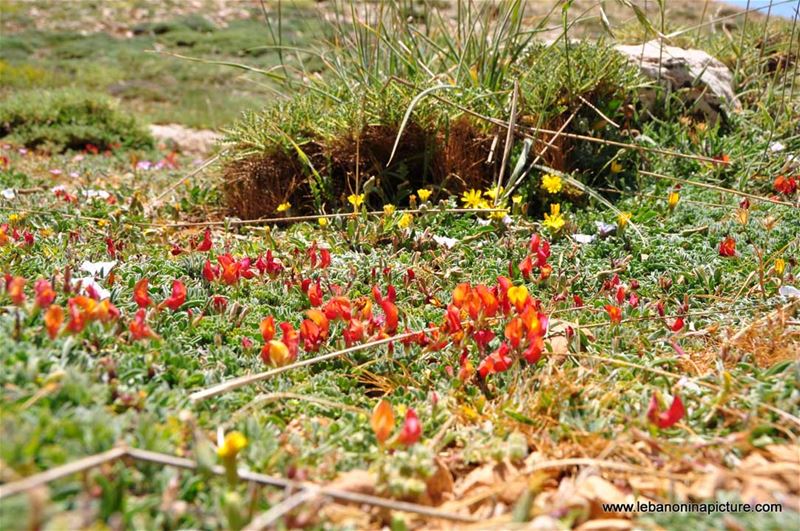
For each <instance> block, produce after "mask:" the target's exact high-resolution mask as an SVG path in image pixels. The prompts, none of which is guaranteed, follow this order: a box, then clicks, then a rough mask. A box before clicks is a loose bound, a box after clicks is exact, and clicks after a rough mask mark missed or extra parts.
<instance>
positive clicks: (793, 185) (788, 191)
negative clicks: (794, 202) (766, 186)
mask: <svg viewBox="0 0 800 531" xmlns="http://www.w3.org/2000/svg"><path fill="white" fill-rule="evenodd" d="M799 178H800V177H786V176H784V175H779V176H777V177H776V178H775V183H774V186H775V191H776V192H779V193H781V194H783V195H792V194H793V193H795V192H796V191H797V180H798V179H799Z"/></svg>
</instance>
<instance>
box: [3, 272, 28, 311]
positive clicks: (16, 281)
mask: <svg viewBox="0 0 800 531" xmlns="http://www.w3.org/2000/svg"><path fill="white" fill-rule="evenodd" d="M25 282H26V280H25V279H24V278H22V277H13V278H12V279H11V280H9V281H7V283H6V291H7V292H8V296H9V297H10V298H11V302H13V303H14V304H16V305H17V306H22V303H23V302H25Z"/></svg>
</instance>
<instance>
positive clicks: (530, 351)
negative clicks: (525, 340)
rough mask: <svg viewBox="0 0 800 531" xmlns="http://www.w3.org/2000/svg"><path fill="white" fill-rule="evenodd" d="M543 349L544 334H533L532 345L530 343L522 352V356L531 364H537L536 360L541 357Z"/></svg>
mask: <svg viewBox="0 0 800 531" xmlns="http://www.w3.org/2000/svg"><path fill="white" fill-rule="evenodd" d="M543 351H544V339H542V336H533V337H531V339H530V345H528V348H526V349H525V352H523V353H522V356H523V357H524V358H525V361H527V362H528V363H530V364H531V365H535V364H536V362H538V361H539V359H541V357H542V352H543Z"/></svg>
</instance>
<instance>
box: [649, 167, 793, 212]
mask: <svg viewBox="0 0 800 531" xmlns="http://www.w3.org/2000/svg"><path fill="white" fill-rule="evenodd" d="M639 173H641V174H642V175H649V176H651V177H657V178H659V179H666V180H668V181H673V182H678V183H681V184H688V185H690V186H699V187H700V188H708V189H709V190H716V191H718V192H724V193H729V194H734V195H738V196H742V197H747V198H749V199H754V200H756V201H764V202H766V203H774V204H776V205H783V206H788V207H794V208H796V207H795V205H793V204H792V203H789V202H788V201H781V200H779V199H772V198H771V197H763V196H760V195H755V194H749V193H747V192H741V191H739V190H733V189H732V188H724V187H722V186H717V185H715V184H709V183H701V182H698V181H690V180H689V179H682V178H680V177H672V176H671V175H663V174H661V173H655V172H652V171H645V170H639Z"/></svg>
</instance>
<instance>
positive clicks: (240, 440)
mask: <svg viewBox="0 0 800 531" xmlns="http://www.w3.org/2000/svg"><path fill="white" fill-rule="evenodd" d="M246 446H247V437H245V436H244V434H242V433H241V432H238V431H232V432H230V433H228V434H227V435H225V440H224V441H222V444H221V445H220V447H219V448H218V449H217V455H218V456H220V457H221V458H222V459H233V458H235V457H236V454H238V453H239V452H241V451H242V450H244V449H245V447H246Z"/></svg>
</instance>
